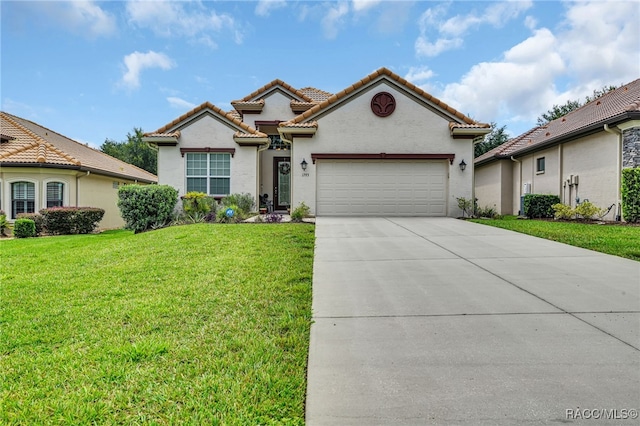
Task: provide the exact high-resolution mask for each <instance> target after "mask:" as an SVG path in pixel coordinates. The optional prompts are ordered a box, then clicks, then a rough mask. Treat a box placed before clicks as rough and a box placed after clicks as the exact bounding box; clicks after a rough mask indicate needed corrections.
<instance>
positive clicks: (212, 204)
mask: <svg viewBox="0 0 640 426" xmlns="http://www.w3.org/2000/svg"><path fill="white" fill-rule="evenodd" d="M216 207H217V203H216V200H215V198H213V197H210V196H208V195H207V194H205V193H204V192H194V191H192V192H187V193H186V194H185V195H184V196H183V197H182V211H183V212H184V215H185V216H186V218H187V219H188V220H189V221H191V222H202V221H204V220H207V218H208V217H209V214H210V213H213V214H214V215H215V212H216Z"/></svg>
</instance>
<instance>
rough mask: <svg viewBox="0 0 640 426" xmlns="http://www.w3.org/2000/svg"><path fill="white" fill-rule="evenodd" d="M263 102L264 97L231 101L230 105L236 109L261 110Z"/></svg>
mask: <svg viewBox="0 0 640 426" xmlns="http://www.w3.org/2000/svg"><path fill="white" fill-rule="evenodd" d="M264 103H265V102H264V99H260V100H257V101H231V106H232V107H234V108H235V109H236V111H262V109H263V108H264Z"/></svg>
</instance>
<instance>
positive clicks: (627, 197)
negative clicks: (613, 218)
mask: <svg viewBox="0 0 640 426" xmlns="http://www.w3.org/2000/svg"><path fill="white" fill-rule="evenodd" d="M622 217H623V218H624V220H626V221H627V222H631V223H636V222H640V167H635V168H630V169H622Z"/></svg>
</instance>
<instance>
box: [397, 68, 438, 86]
mask: <svg viewBox="0 0 640 426" xmlns="http://www.w3.org/2000/svg"><path fill="white" fill-rule="evenodd" d="M435 75H436V74H435V73H434V72H433V71H432V70H430V69H429V67H428V66H420V67H410V68H409V71H408V72H407V74H406V75H405V76H404V78H405V80H407V81H410V82H412V83H413V84H421V83H423V82H424V81H426V80H429V79H430V78H431V77H433V76H435Z"/></svg>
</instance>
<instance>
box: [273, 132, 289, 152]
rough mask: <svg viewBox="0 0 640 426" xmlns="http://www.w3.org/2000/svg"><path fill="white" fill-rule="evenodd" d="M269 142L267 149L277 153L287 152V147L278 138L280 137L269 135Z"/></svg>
mask: <svg viewBox="0 0 640 426" xmlns="http://www.w3.org/2000/svg"><path fill="white" fill-rule="evenodd" d="M269 140H270V143H269V149H275V150H278V151H287V150H288V149H289V145H288V144H286V143H285V142H284V141H283V140H282V139H281V138H280V135H269Z"/></svg>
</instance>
